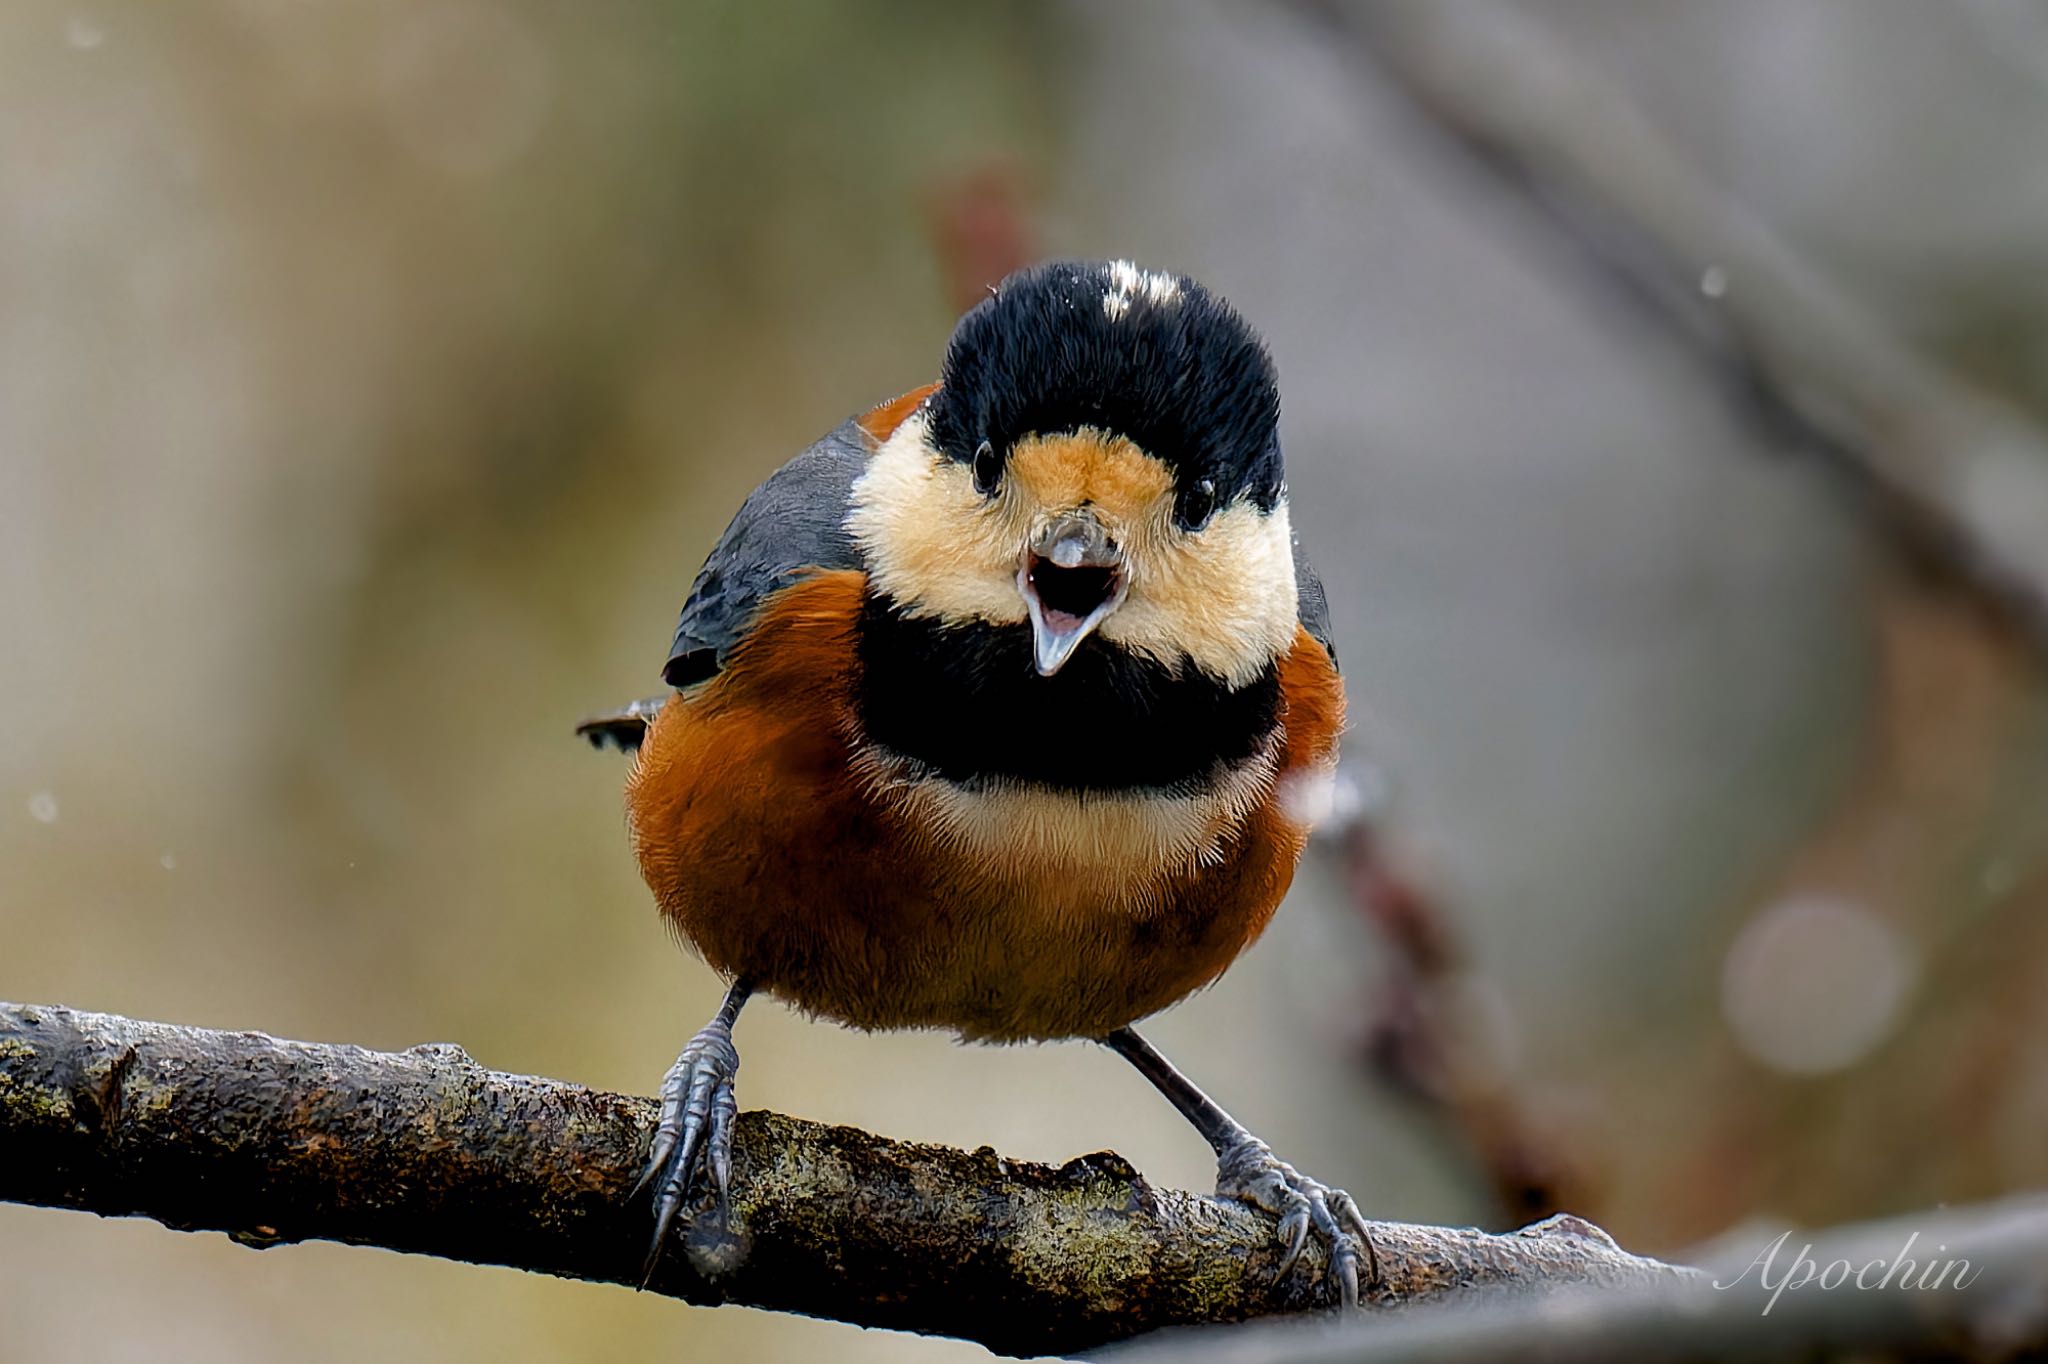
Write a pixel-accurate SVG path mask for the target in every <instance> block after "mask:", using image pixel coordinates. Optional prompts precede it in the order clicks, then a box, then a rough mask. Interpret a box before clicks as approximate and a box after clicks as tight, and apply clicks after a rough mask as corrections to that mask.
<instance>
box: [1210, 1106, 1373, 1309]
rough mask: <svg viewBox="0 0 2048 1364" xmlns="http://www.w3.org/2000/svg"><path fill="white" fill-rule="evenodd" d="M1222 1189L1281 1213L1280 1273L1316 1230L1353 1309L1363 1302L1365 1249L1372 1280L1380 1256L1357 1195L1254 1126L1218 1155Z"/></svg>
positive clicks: (1222, 1192) (1224, 1194)
mask: <svg viewBox="0 0 2048 1364" xmlns="http://www.w3.org/2000/svg"><path fill="white" fill-rule="evenodd" d="M1216 1193H1217V1195H1218V1196H1219V1197H1222V1198H1233V1199H1236V1200H1237V1201H1239V1202H1241V1203H1249V1204H1251V1205H1252V1206H1253V1207H1255V1208H1263V1209H1264V1210H1265V1211H1267V1212H1269V1213H1271V1214H1273V1216H1275V1217H1277V1218H1279V1219H1280V1239H1281V1240H1282V1241H1284V1242H1286V1246H1287V1248H1286V1250H1285V1252H1284V1253H1283V1254H1282V1255H1281V1256H1280V1268H1279V1271H1278V1273H1277V1274H1276V1275H1275V1277H1276V1278H1277V1277H1280V1276H1283V1275H1285V1274H1286V1273H1287V1271H1288V1270H1290V1269H1292V1268H1293V1267H1294V1262H1295V1260H1296V1259H1297V1258H1298V1257H1299V1256H1300V1254H1301V1251H1302V1247H1303V1246H1305V1245H1307V1244H1308V1238H1309V1236H1310V1234H1311V1233H1313V1234H1314V1236H1315V1238H1316V1240H1317V1241H1318V1242H1320V1243H1321V1244H1322V1246H1323V1248H1324V1249H1325V1250H1327V1251H1328V1252H1329V1254H1330V1274H1331V1277H1333V1278H1334V1279H1336V1281H1337V1287H1338V1291H1339V1293H1340V1295H1341V1299H1342V1302H1343V1305H1344V1307H1345V1309H1346V1310H1347V1311H1348V1310H1350V1309H1352V1308H1355V1307H1357V1306H1358V1261H1359V1256H1360V1255H1361V1254H1363V1255H1364V1257H1365V1263H1366V1270H1367V1274H1368V1278H1367V1282H1368V1283H1374V1282H1377V1281H1378V1279H1379V1272H1380V1268H1379V1257H1378V1256H1377V1255H1376V1254H1375V1253H1374V1252H1373V1248H1372V1233H1371V1231H1370V1230H1369V1229H1368V1228H1367V1226H1366V1224H1365V1215H1364V1214H1363V1213H1361V1212H1359V1210H1358V1204H1357V1203H1356V1202H1354V1201H1353V1200H1352V1197H1351V1195H1350V1194H1348V1193H1345V1192H1344V1191H1343V1190H1342V1189H1332V1188H1330V1187H1329V1186H1328V1185H1326V1184H1322V1183H1320V1182H1318V1181H1316V1180H1313V1179H1310V1178H1309V1177H1308V1176H1307V1175H1304V1174H1302V1173H1301V1172H1300V1171H1298V1170H1296V1169H1295V1168H1294V1167H1293V1166H1292V1165H1289V1164H1288V1163H1287V1162H1286V1161H1284V1160H1281V1159H1280V1158H1279V1157H1278V1156H1276V1155H1274V1154H1273V1148H1272V1147H1270V1146H1268V1145H1266V1143H1264V1142H1263V1141H1260V1140H1259V1139H1258V1138H1257V1137H1255V1136H1252V1135H1251V1134H1250V1133H1249V1132H1247V1133H1245V1134H1244V1135H1243V1136H1242V1137H1240V1138H1239V1139H1238V1140H1237V1141H1236V1142H1235V1143H1234V1144H1232V1145H1231V1146H1229V1147H1227V1148H1226V1149H1225V1150H1224V1151H1223V1153H1222V1154H1221V1155H1220V1156H1218V1157H1217V1158H1216Z"/></svg>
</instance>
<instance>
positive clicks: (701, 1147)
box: [633, 1022, 740, 1287]
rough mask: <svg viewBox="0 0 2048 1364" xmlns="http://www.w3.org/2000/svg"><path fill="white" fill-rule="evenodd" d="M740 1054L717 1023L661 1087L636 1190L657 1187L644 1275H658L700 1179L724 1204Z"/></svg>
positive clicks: (729, 1177) (643, 1282)
mask: <svg viewBox="0 0 2048 1364" xmlns="http://www.w3.org/2000/svg"><path fill="white" fill-rule="evenodd" d="M739 1068H740V1056H739V1051H738V1050H737V1049H736V1048H735V1047H734V1046H733V1044H732V1028H731V1025H730V1024H728V1023H723V1022H714V1023H712V1024H711V1025H710V1026H709V1027H707V1028H705V1029H704V1030H703V1031H701V1032H699V1033H698V1034H697V1035H696V1036H695V1037H693V1038H691V1039H690V1041H689V1045H687V1046H685V1047H684V1048H683V1054H682V1055H681V1056H678V1057H677V1058H676V1063H675V1065H674V1066H672V1067H670V1069H669V1072H668V1076H667V1078H666V1079H664V1080H663V1081H662V1085H661V1117H660V1120H659V1121H658V1122H657V1123H656V1124H655V1128H654V1140H653V1141H652V1143H650V1145H649V1147H648V1152H647V1167H646V1169H645V1170H643V1171H642V1172H641V1175H640V1179H639V1182H638V1183H636V1184H635V1185H634V1186H633V1192H634V1194H635V1195H638V1194H639V1192H640V1191H641V1190H642V1189H644V1188H647V1187H648V1186H649V1185H650V1184H651V1185H653V1187H654V1239H653V1241H652V1242H651V1243H650V1244H649V1245H648V1247H647V1260H646V1263H645V1266H644V1267H643V1270H642V1274H641V1285H642V1286H643V1287H644V1286H645V1285H646V1284H647V1282H648V1281H649V1280H650V1279H652V1278H653V1276H654V1268H655V1266H656V1265H657V1264H658V1263H659V1262H660V1260H661V1250H662V1246H663V1245H665V1244H666V1243H667V1241H668V1233H669V1228H670V1226H671V1225H672V1224H673V1223H674V1222H675V1218H676V1214H677V1212H679V1211H680V1210H681V1208H682V1206H683V1203H684V1200H685V1199H686V1198H687V1197H688V1195H689V1193H690V1189H691V1187H692V1186H693V1185H694V1184H696V1183H697V1182H698V1181H699V1177H700V1176H702V1175H705V1174H708V1175H709V1176H710V1177H711V1181H712V1183H713V1185H714V1187H715V1188H716V1190H717V1194H718V1201H719V1204H720V1205H721V1206H723V1205H724V1203H725V1199H726V1192H727V1189H728V1187H729V1185H730V1183H731V1180H732V1128H733V1120H734V1118H735V1116H736V1115H737V1113H738V1109H739V1106H738V1101H737V1099H736V1098H735V1096H734V1092H733V1082H734V1080H735V1079H736V1078H737V1076H738V1074H739Z"/></svg>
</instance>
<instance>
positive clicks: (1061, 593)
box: [1017, 507, 1130, 677]
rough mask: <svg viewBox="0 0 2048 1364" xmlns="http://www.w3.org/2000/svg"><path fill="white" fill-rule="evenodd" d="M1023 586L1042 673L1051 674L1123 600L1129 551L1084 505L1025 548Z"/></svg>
mask: <svg viewBox="0 0 2048 1364" xmlns="http://www.w3.org/2000/svg"><path fill="white" fill-rule="evenodd" d="M1017 590H1018V591H1019V592H1021V593H1023V594H1024V608H1025V610H1027V611H1029V612H1030V614H1031V639H1032V646H1033V648H1032V653H1033V656H1034V661H1035V662H1036V663H1037V665H1038V675H1039V676H1040V677H1051V676H1052V675H1053V674H1054V673H1056V672H1058V671H1059V670H1060V669H1061V668H1062V667H1064V666H1065V664H1066V661H1067V660H1068V659H1069V658H1072V657H1073V656H1074V650H1076V649H1078V648H1079V647H1081V641H1082V640H1084V639H1086V638H1088V636H1089V635H1091V634H1093V633H1094V632H1095V627H1096V626H1098V625H1100V624H1102V622H1103V621H1104V620H1105V619H1106V618H1107V617H1108V616H1109V614H1110V613H1111V612H1112V611H1114V610H1116V609H1117V607H1119V606H1122V605H1123V602H1124V594H1125V593H1126V592H1128V591H1129V590H1130V583H1129V581H1128V580H1127V579H1126V578H1125V576H1124V555H1123V551H1122V550H1120V549H1118V548H1117V546H1116V542H1115V541H1113V540H1111V539H1110V538H1109V531H1108V530H1107V529H1105V528H1104V526H1103V524H1102V522H1100V521H1098V520H1097V519H1096V518H1095V513H1093V512H1092V511H1090V510H1089V509H1088V508H1086V507H1081V508H1079V509H1077V510H1075V511H1070V512H1067V513H1065V514H1063V515H1061V516H1060V517H1058V518H1057V519H1055V520H1054V521H1053V523H1052V524H1051V525H1049V526H1047V527H1046V528H1045V529H1044V530H1043V531H1041V532H1040V533H1039V535H1038V537H1037V538H1036V539H1034V540H1033V541H1032V542H1031V545H1030V547H1029V548H1027V549H1026V550H1025V551H1024V559H1023V563H1022V564H1021V565H1020V566H1019V567H1018V569H1017Z"/></svg>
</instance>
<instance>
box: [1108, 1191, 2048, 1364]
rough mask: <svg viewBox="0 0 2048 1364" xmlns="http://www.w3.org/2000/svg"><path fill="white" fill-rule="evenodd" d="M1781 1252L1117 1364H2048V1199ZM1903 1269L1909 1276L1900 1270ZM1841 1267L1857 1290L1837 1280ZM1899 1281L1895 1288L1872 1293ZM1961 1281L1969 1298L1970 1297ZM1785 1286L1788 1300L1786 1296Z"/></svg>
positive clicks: (1209, 1344) (1198, 1340)
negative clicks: (1659, 1278)
mask: <svg viewBox="0 0 2048 1364" xmlns="http://www.w3.org/2000/svg"><path fill="white" fill-rule="evenodd" d="M1809 1242H1810V1243H1811V1244H1810V1245H1809V1244H1808V1243H1809ZM1768 1245H1769V1241H1768V1240H1767V1241H1765V1243H1764V1244H1763V1245H1760V1246H1755V1247H1750V1248H1749V1249H1747V1250H1745V1251H1744V1252H1742V1253H1741V1254H1739V1255H1737V1256H1736V1257H1735V1258H1734V1260H1733V1262H1732V1263H1729V1264H1727V1265H1726V1266H1724V1267H1723V1268H1721V1269H1719V1270H1710V1271H1709V1272H1708V1273H1707V1274H1705V1275H1703V1276H1701V1277H1700V1278H1697V1279H1691V1280H1672V1281H1669V1282H1666V1283H1662V1284H1649V1285H1644V1286H1641V1287H1636V1288H1629V1289H1623V1290H1617V1291H1610V1292H1604V1293H1599V1294H1589V1293H1579V1292H1565V1293H1558V1294H1554V1295H1551V1296H1548V1297H1545V1298H1544V1299H1542V1300H1541V1301H1538V1302H1522V1303H1501V1302H1490V1301H1482V1302H1475V1303H1471V1304H1469V1305H1466V1306H1465V1307H1463V1308H1461V1309H1460V1310H1456V1311H1442V1310H1432V1309H1427V1308H1425V1309H1420V1310H1417V1311H1414V1312H1404V1313H1401V1314H1400V1315H1398V1316H1396V1317H1394V1318H1392V1319H1381V1320H1377V1321H1372V1322H1366V1323H1355V1322H1354V1323H1335V1322H1328V1321H1325V1322H1322V1323H1316V1324H1310V1323H1285V1322H1274V1323H1259V1324H1255V1325H1249V1326H1240V1327H1233V1328H1231V1329H1229V1330H1220V1331H1200V1332H1192V1333H1185V1334H1182V1335H1180V1336H1178V1337H1172V1338H1168V1339H1165V1340H1161V1341H1157V1342H1151V1341H1144V1342H1137V1343H1134V1344H1132V1345H1130V1346H1127V1347H1124V1348H1121V1349H1118V1350H1114V1351H1110V1352H1108V1353H1107V1356H1106V1357H1107V1358H1110V1359H1114V1360H1116V1361H1117V1364H1151V1362H1152V1361H1157V1362H1158V1364H1354V1361H1356V1364H1395V1362H1396V1361H1399V1364H1495V1361H1499V1362H1500V1364H1679V1362H1680V1361H1688V1362H1689V1364H1721V1362H1722V1361H1727V1362H1728V1364H1780V1362H1781V1361H1782V1362H1783V1364H1795V1362H1796V1364H1824V1362H1827V1361H1834V1362H1837V1364H1884V1362H1885V1361H1899V1362H1903V1361H1930V1362H1931V1361H1937V1360H1939V1361H1987V1362H1988V1361H2006V1360H2016V1359H2038V1358H2040V1357H2042V1353H2043V1351H2044V1350H2048V1198H2044V1197H2042V1196H2040V1195H2033V1196H2028V1197H2021V1198H2014V1199H2010V1200H2007V1201H2005V1202H2001V1203H1992V1204H1987V1205H1984V1206H1981V1207H1975V1208H1962V1209H1953V1210H1947V1211H1943V1212H1938V1213H1929V1214H1926V1215H1922V1216H1916V1217H1910V1218H1901V1219H1898V1220H1896V1221H1892V1222H1886V1223H1873V1224H1869V1225H1865V1226H1860V1227H1847V1228H1840V1229H1837V1230H1834V1231H1829V1232H1824V1233H1819V1234H1816V1235H1814V1236H1812V1237H1807V1236H1806V1235H1804V1234H1798V1235H1792V1236H1788V1237H1787V1238H1786V1240H1785V1241H1784V1242H1783V1243H1782V1245H1781V1246H1780V1247H1779V1249H1778V1251H1777V1253H1776V1255H1775V1257H1774V1258H1773V1259H1772V1261H1771V1262H1770V1265H1769V1267H1768V1268H1767V1269H1766V1268H1764V1267H1762V1266H1758V1265H1757V1264H1756V1258H1757V1257H1759V1256H1761V1255H1762V1254H1764V1253H1765V1250H1766V1247H1768ZM1900 1261H1904V1262H1909V1263H1910V1264H1911V1266H1912V1268H1911V1269H1910V1270H1908V1271H1906V1272H1905V1273H1904V1274H1901V1273H1900V1272H1899V1271H1898V1270H1896V1269H1892V1267H1893V1266H1894V1265H1895V1264H1896V1263H1898V1262H1900ZM1837 1262H1841V1263H1844V1264H1846V1265H1847V1266H1848V1273H1847V1275H1841V1274H1837V1273H1835V1272H1834V1271H1833V1270H1832V1269H1831V1267H1832V1266H1833V1265H1835V1264H1836V1263H1837ZM1873 1262H1875V1263H1876V1264H1877V1265H1878V1268H1877V1269H1875V1270H1871V1271H1869V1273H1868V1274H1867V1276H1866V1286H1865V1287H1862V1288H1858V1287H1857V1286H1856V1282H1855V1279H1854V1277H1853V1276H1854V1274H1855V1273H1856V1271H1857V1270H1859V1269H1863V1268H1865V1267H1866V1266H1869V1265H1871V1264H1872V1263H1873ZM1942 1265H1947V1266H1948V1269H1947V1271H1946V1272H1942V1271H1940V1270H1939V1267H1940V1266H1942ZM1888 1269H1891V1270H1892V1277H1891V1280H1890V1281H1889V1283H1888V1284H1887V1285H1886V1286H1884V1287H1882V1288H1880V1287H1877V1286H1875V1285H1877V1284H1878V1283H1879V1282H1880V1279H1881V1277H1882V1275H1883V1274H1884V1273H1885V1271H1886V1270H1888ZM1745 1271H1746V1272H1745ZM1935 1273H1939V1277H1938V1278H1936V1277H1935ZM1923 1275H1925V1276H1927V1277H1928V1279H1929V1282H1930V1283H1931V1284H1932V1285H1933V1286H1929V1285H1928V1284H1927V1283H1922V1282H1921V1280H1920V1276H1923ZM1809 1276H1810V1277H1809ZM1959 1278H1960V1279H1963V1280H1965V1281H1966V1285H1967V1286H1965V1287H1962V1288H1957V1287H1956V1286H1955V1281H1956V1280H1957V1279H1959ZM1802 1279H1803V1280H1804V1282H1802ZM1902 1280H1903V1281H1904V1282H1905V1283H1907V1284H1908V1285H1909V1286H1906V1287H1901V1286H1900V1284H1901V1282H1902ZM1823 1283H1826V1284H1829V1285H1830V1286H1827V1287H1823V1286H1822V1284H1823ZM1779 1284H1787V1285H1788V1286H1786V1287H1785V1288H1784V1289H1783V1291H1782V1292H1777V1293H1775V1294H1774V1292H1773V1286H1774V1285H1779ZM1717 1285H1726V1288H1725V1289H1718V1288H1717ZM1766 1309H1768V1310H1766Z"/></svg>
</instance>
